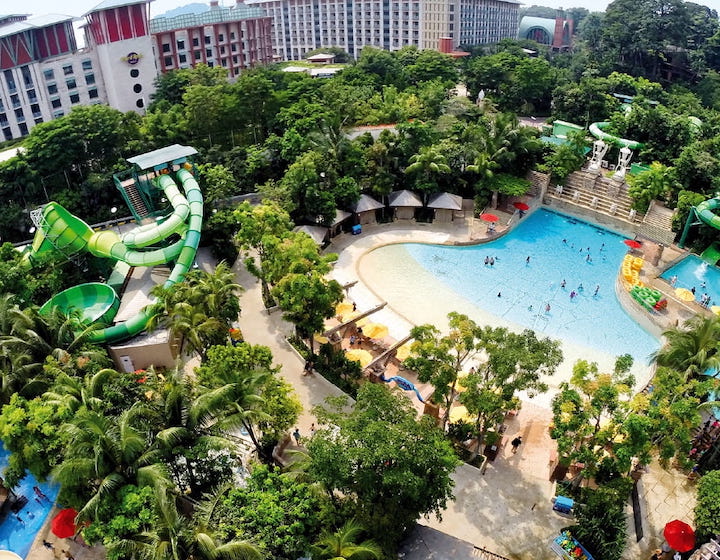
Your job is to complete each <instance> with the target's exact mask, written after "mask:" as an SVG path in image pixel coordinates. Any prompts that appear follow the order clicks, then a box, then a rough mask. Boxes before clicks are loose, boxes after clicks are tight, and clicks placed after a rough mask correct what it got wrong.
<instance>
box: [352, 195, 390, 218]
mask: <svg viewBox="0 0 720 560" xmlns="http://www.w3.org/2000/svg"><path fill="white" fill-rule="evenodd" d="M381 208H384V206H383V205H382V204H380V203H379V202H378V201H377V200H375V199H374V198H373V197H371V196H368V195H366V194H363V195H360V198H359V199H358V201H357V202H356V203H355V205H354V206H353V207H352V211H353V214H356V215H357V220H358V223H359V224H374V223H376V222H377V216H376V215H375V212H376V210H380V209H381Z"/></svg>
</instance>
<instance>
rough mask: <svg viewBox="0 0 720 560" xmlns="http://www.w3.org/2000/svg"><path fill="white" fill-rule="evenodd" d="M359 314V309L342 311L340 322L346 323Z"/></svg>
mask: <svg viewBox="0 0 720 560" xmlns="http://www.w3.org/2000/svg"><path fill="white" fill-rule="evenodd" d="M359 315H360V312H359V311H350V313H344V314H343V316H342V322H343V323H347V322H348V321H352V320H353V319H354V318H355V317H357V316H359Z"/></svg>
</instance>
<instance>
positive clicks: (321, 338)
mask: <svg viewBox="0 0 720 560" xmlns="http://www.w3.org/2000/svg"><path fill="white" fill-rule="evenodd" d="M313 338H314V339H315V342H317V343H318V344H327V343H328V342H330V339H329V338H328V337H327V336H323V335H322V334H320V333H315V334H314V335H313Z"/></svg>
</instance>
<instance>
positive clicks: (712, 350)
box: [651, 315, 720, 379]
mask: <svg viewBox="0 0 720 560" xmlns="http://www.w3.org/2000/svg"><path fill="white" fill-rule="evenodd" d="M663 336H664V337H665V340H666V343H665V346H663V347H662V348H660V349H659V350H658V351H657V352H655V353H654V354H653V355H652V356H651V360H652V361H654V362H655V363H656V364H657V365H659V366H666V367H670V368H672V369H675V370H677V371H680V372H683V373H684V374H685V378H686V379H689V378H690V377H693V376H697V375H702V374H703V373H705V372H706V371H707V370H708V369H720V355H719V354H718V340H720V317H717V316H712V317H702V316H699V315H696V316H695V317H692V318H691V319H688V320H687V321H685V323H684V324H683V326H682V327H674V328H672V329H669V330H667V331H665V332H664V333H663Z"/></svg>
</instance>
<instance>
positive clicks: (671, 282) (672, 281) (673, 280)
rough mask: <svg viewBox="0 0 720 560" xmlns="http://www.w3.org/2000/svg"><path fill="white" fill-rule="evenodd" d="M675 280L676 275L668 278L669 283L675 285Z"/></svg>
mask: <svg viewBox="0 0 720 560" xmlns="http://www.w3.org/2000/svg"><path fill="white" fill-rule="evenodd" d="M676 282H677V276H673V277H672V278H670V285H671V286H673V287H675V283H676Z"/></svg>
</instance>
